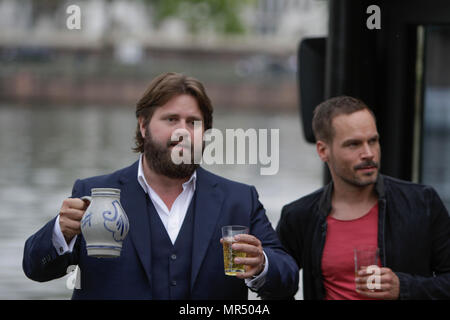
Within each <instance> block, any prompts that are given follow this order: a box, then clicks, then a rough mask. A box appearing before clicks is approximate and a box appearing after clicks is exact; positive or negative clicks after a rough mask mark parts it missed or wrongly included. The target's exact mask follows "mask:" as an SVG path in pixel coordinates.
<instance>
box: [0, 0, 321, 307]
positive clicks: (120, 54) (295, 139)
mask: <svg viewBox="0 0 450 320" xmlns="http://www.w3.org/2000/svg"><path fill="white" fill-rule="evenodd" d="M70 5H77V6H78V7H79V8H80V10H81V11H80V13H81V24H80V29H73V30H70V29H68V27H67V20H68V18H69V17H70V16H71V14H70V13H67V12H66V10H67V8H68V6H70ZM328 5H329V3H328V1H326V0H148V1H144V0H130V1H125V0H109V1H108V0H86V1H62V0H0V203H1V209H0V299H68V298H70V297H71V291H70V290H68V289H67V288H66V280H67V276H66V277H64V278H61V279H58V280H54V281H51V282H47V283H36V282H33V281H31V280H29V279H27V278H26V277H25V275H24V274H23V271H22V266H21V263H22V256H23V246H24V243H25V240H26V239H27V238H28V237H29V236H30V235H31V234H33V233H34V232H36V231H37V230H38V229H39V228H41V227H42V226H43V225H44V224H45V223H46V222H47V221H49V220H50V219H52V218H53V217H55V216H56V215H57V214H58V211H59V208H60V206H61V203H62V200H63V199H64V198H66V197H68V196H70V194H71V190H72V185H73V182H74V181H75V179H77V178H85V177H89V176H93V175H99V174H105V173H109V172H112V171H114V170H116V169H119V168H122V167H124V166H127V165H129V164H131V163H132V162H134V161H135V160H136V159H137V157H138V155H137V154H135V153H133V152H132V150H131V148H132V147H133V145H134V143H133V137H134V131H135V127H136V119H135V116H134V109H135V103H136V102H137V100H138V99H139V98H140V97H141V95H142V94H143V92H144V90H145V88H146V87H147V86H148V84H149V82H150V81H151V79H152V78H153V77H154V76H156V75H158V74H160V73H163V72H168V71H174V72H181V73H185V74H187V75H190V76H193V77H196V78H198V79H199V80H200V81H201V82H203V83H204V84H205V86H206V89H207V92H208V94H209V96H210V98H211V99H212V101H213V104H214V108H215V110H214V127H216V128H218V129H223V130H224V129H225V128H228V129H235V128H243V129H249V128H256V129H258V128H264V129H279V130H280V167H279V171H278V173H277V174H276V175H273V176H261V175H260V166H259V165H215V166H205V167H206V168H207V169H209V170H211V171H213V172H216V173H218V174H220V175H223V176H226V177H227V178H230V179H233V180H237V181H241V182H244V183H247V184H251V185H254V186H256V188H257V190H258V192H259V195H260V200H261V202H262V203H263V204H264V206H265V208H266V210H267V214H268V217H269V219H270V221H271V222H272V224H273V226H274V227H275V226H276V224H277V222H278V220H279V217H280V212H281V208H282V207H283V205H285V204H287V203H289V202H291V201H293V200H295V199H297V198H299V197H301V196H303V195H305V194H307V193H309V192H311V191H313V190H315V189H317V188H318V187H320V186H321V184H322V164H321V162H320V160H319V158H318V157H317V156H316V153H315V147H314V145H313V144H308V143H307V142H306V141H305V139H303V137H302V135H303V133H302V126H301V122H300V118H299V111H298V110H299V108H298V101H299V97H298V93H297V92H298V90H297V80H296V79H297V76H296V72H297V56H296V55H297V49H298V45H299V42H300V40H301V39H302V38H305V37H318V36H321V37H323V36H326V33H327V23H328V21H327V19H328V18H327V17H328V15H327V10H328ZM269 132H270V130H269ZM251 298H255V296H254V295H251ZM297 298H299V299H301V298H302V295H301V290H299V293H298V294H297Z"/></svg>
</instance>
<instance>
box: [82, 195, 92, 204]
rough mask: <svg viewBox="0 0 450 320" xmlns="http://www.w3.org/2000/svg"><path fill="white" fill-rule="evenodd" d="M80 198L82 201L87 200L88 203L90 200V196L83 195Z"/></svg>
mask: <svg viewBox="0 0 450 320" xmlns="http://www.w3.org/2000/svg"><path fill="white" fill-rule="evenodd" d="M80 199H81V200H83V201H84V202H86V201H89V203H88V205H89V204H90V203H91V202H92V197H91V196H84V197H81V198H80Z"/></svg>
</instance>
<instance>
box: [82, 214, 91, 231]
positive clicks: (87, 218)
mask: <svg viewBox="0 0 450 320" xmlns="http://www.w3.org/2000/svg"><path fill="white" fill-rule="evenodd" d="M91 218H92V212H89V213H86V214H85V215H84V216H83V219H82V220H81V226H82V227H83V228H84V227H86V224H89V227H90V226H91Z"/></svg>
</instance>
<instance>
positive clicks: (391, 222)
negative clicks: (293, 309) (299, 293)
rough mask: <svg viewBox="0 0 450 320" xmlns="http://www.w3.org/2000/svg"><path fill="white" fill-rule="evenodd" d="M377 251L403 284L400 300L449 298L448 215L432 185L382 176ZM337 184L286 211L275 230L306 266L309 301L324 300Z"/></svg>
mask: <svg viewBox="0 0 450 320" xmlns="http://www.w3.org/2000/svg"><path fill="white" fill-rule="evenodd" d="M375 189H376V191H377V193H378V199H379V200H378V208H379V215H378V247H379V248H380V259H381V263H382V266H383V267H387V268H390V269H392V270H393V271H394V272H395V274H396V275H397V276H398V278H399V280H400V299H449V298H450V240H449V239H450V217H449V214H448V211H447V209H446V208H445V206H444V204H443V203H442V201H441V199H440V198H439V196H438V194H437V193H436V191H435V190H434V189H433V188H432V187H429V186H424V185H419V184H415V183H411V182H406V181H401V180H398V179H394V178H391V177H387V176H383V175H379V178H378V180H377V183H376V186H375ZM332 190H333V183H330V184H328V185H326V186H325V187H323V188H321V189H319V190H317V191H315V192H313V193H311V194H309V195H307V196H305V197H303V198H301V199H298V200H296V201H294V202H292V203H290V204H288V205H286V206H284V207H283V210H282V213H281V218H280V221H279V223H278V226H277V232H278V235H279V238H280V240H281V242H282V244H283V245H284V247H285V248H286V249H287V251H288V252H289V253H290V254H291V255H292V256H293V257H294V259H295V260H296V261H297V264H298V266H299V268H303V293H304V298H305V299H324V297H325V288H324V286H323V278H322V272H321V270H322V268H321V263H322V253H323V247H324V244H325V239H326V234H327V222H326V218H327V216H328V214H329V213H330V211H331V195H332Z"/></svg>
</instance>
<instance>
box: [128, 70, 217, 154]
mask: <svg viewBox="0 0 450 320" xmlns="http://www.w3.org/2000/svg"><path fill="white" fill-rule="evenodd" d="M182 94H187V95H190V96H192V97H193V98H194V99H195V100H196V101H197V103H198V106H199V108H200V111H201V112H202V115H203V125H204V129H205V130H208V129H211V128H212V113H213V107H212V104H211V100H210V99H209V97H208V95H207V94H206V90H205V88H204V86H203V84H202V83H201V82H200V81H198V80H197V79H195V78H192V77H188V76H185V75H183V74H180V73H175V72H168V73H163V74H160V75H159V76H157V77H156V78H154V79H153V80H152V82H151V83H150V85H149V87H148V88H147V90H146V91H145V93H144V95H143V96H142V98H141V99H140V100H139V101H138V102H137V104H136V118H137V119H139V118H141V117H142V118H144V125H145V126H146V127H147V126H148V124H149V122H150V119H151V118H152V116H153V113H154V112H155V110H156V109H157V108H159V107H161V106H163V105H164V104H166V103H167V102H168V101H169V100H170V99H172V98H174V97H176V96H179V95H182ZM135 143H136V147H134V148H133V151H134V152H144V138H143V137H142V134H141V130H140V129H139V121H138V124H137V128H136V136H135Z"/></svg>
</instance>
